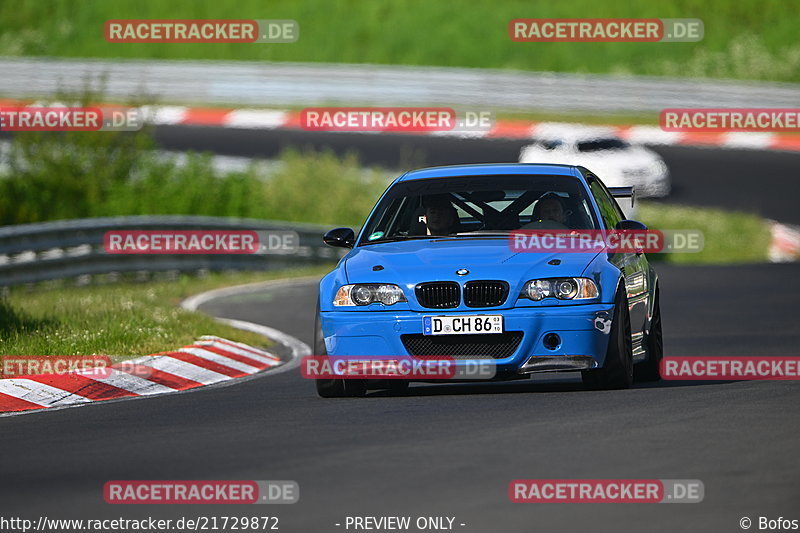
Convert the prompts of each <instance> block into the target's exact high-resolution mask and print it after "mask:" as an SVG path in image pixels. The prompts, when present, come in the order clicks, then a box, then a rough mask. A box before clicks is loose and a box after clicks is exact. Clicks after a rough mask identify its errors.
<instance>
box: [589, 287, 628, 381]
mask: <svg viewBox="0 0 800 533" xmlns="http://www.w3.org/2000/svg"><path fill="white" fill-rule="evenodd" d="M608 337H609V338H608V349H607V350H606V360H605V362H604V363H603V366H602V368H595V369H592V370H583V371H581V376H582V377H583V384H584V385H585V386H586V387H587V388H589V389H592V390H610V389H627V388H629V387H630V386H631V384H632V383H633V346H632V344H631V317H630V314H629V312H628V298H627V297H626V296H625V293H624V292H623V291H622V290H620V291H619V292H618V294H617V297H616V299H615V302H614V319H613V321H612V322H611V332H610V334H609V336H608Z"/></svg>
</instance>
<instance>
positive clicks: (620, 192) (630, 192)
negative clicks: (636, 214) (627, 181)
mask: <svg viewBox="0 0 800 533" xmlns="http://www.w3.org/2000/svg"><path fill="white" fill-rule="evenodd" d="M608 192H610V193H611V196H613V197H614V198H630V199H631V207H633V202H634V201H636V191H635V190H634V188H633V187H609V188H608Z"/></svg>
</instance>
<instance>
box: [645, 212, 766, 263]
mask: <svg viewBox="0 0 800 533" xmlns="http://www.w3.org/2000/svg"><path fill="white" fill-rule="evenodd" d="M638 217H639V218H640V219H641V221H642V222H644V223H645V224H647V226H648V227H649V228H651V229H664V230H666V229H670V230H676V229H696V230H700V231H702V232H703V236H704V248H703V251H702V252H699V253H671V254H651V255H649V256H648V257H649V258H651V259H652V260H655V261H667V262H669V263H675V264H731V263H757V262H764V261H766V260H767V257H768V254H767V252H768V248H769V242H770V228H769V225H768V223H767V222H766V221H765V220H764V219H762V218H761V217H758V216H756V215H752V214H749V213H740V212H732V211H725V210H722V209H710V208H701V207H687V206H679V205H665V204H655V203H647V202H642V204H641V205H640V207H639V214H638Z"/></svg>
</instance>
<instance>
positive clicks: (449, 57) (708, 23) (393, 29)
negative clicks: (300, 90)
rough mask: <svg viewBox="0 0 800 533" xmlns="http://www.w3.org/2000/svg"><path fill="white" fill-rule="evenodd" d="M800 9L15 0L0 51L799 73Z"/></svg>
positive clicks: (5, 18) (781, 5)
mask: <svg viewBox="0 0 800 533" xmlns="http://www.w3.org/2000/svg"><path fill="white" fill-rule="evenodd" d="M799 13H800V12H798V10H797V6H796V4H795V3H794V2H788V1H784V0H738V1H731V0H665V1H662V2H652V1H651V0H614V1H611V0H609V1H604V2H598V1H596V0H571V1H561V2H553V1H552V0H502V1H498V0H473V1H471V2H468V3H462V4H460V5H455V4H453V3H452V2H432V1H430V0H381V1H357V0H302V1H297V0H273V1H271V2H264V1H262V0H239V1H237V2H232V1H229V2H219V1H218V2H208V1H206V2H200V1H197V2H185V3H174V2H172V3H170V2H162V1H161V0H116V1H114V2H107V1H105V0H50V1H41V0H17V1H14V2H10V1H9V2H3V3H2V4H0V21H2V22H0V55H20V56H23V55H36V56H64V57H107V58H111V57H114V58H117V57H119V58H152V59H218V60H253V61H313V62H348V63H380V64H406V65H441V66H462V67H483V68H501V69H521V70H537V71H561V72H582V73H620V74H645V75H675V76H697V77H723V78H737V79H761V80H780V81H794V82H797V81H800V43H798V41H797V27H798V26H800V24H799V22H800V14H799ZM551 17H563V18H594V17H624V18H636V17H647V18H651V17H660V18H699V19H702V20H703V21H704V23H705V38H704V40H703V41H701V42H699V43H515V42H512V41H511V40H510V38H509V37H508V34H507V25H508V22H509V20H511V19H512V18H551ZM148 18H149V19H160V18H166V19H181V18H183V19H191V18H232V19H243V18H253V19H281V18H288V19H294V20H297V21H298V22H299V24H300V39H299V41H297V42H296V43H293V44H110V43H106V42H105V40H104V39H103V34H102V29H103V23H104V22H105V21H106V20H108V19H148Z"/></svg>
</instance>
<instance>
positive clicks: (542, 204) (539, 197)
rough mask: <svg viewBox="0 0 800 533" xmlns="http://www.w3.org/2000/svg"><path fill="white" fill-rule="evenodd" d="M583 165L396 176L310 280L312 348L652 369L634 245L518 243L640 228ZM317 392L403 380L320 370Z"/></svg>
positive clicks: (654, 323) (614, 379)
mask: <svg viewBox="0 0 800 533" xmlns="http://www.w3.org/2000/svg"><path fill="white" fill-rule="evenodd" d="M617 197H620V198H621V197H629V198H630V201H633V190H632V189H630V188H619V189H612V190H609V189H608V188H607V187H606V186H605V185H604V184H603V182H602V181H601V180H600V179H599V178H598V177H597V176H596V175H594V174H593V173H592V172H591V171H589V170H587V169H586V168H583V167H578V166H569V165H541V164H485V165H460V166H449V167H438V168H428V169H422V170H416V171H412V172H408V173H406V174H404V175H402V176H400V177H399V178H397V179H396V180H395V181H394V182H393V183H392V184H391V185H390V186H389V187H388V189H387V190H386V192H385V193H384V194H383V196H382V197H381V198H380V199H379V200H378V203H377V204H376V206H375V207H374V208H373V210H372V212H371V213H370V215H369V217H368V218H367V221H366V223H365V224H364V226H363V227H362V229H361V230H360V232H359V233H358V235H356V234H355V232H354V231H353V230H352V229H349V228H336V229H333V230H331V231H329V232H328V233H327V234H325V237H324V241H325V243H326V244H328V245H330V246H337V247H344V248H348V249H349V250H350V251H349V252H348V253H347V254H346V255H345V256H344V257H343V258H342V259H341V261H340V262H339V264H338V265H337V266H336V268H335V269H334V270H333V271H332V272H330V273H329V274H328V275H326V276H325V277H324V278H323V279H322V280H321V281H320V285H319V307H318V312H317V321H316V337H315V343H314V344H315V346H314V351H315V352H314V353H315V354H316V355H323V356H324V355H327V356H341V357H345V358H346V357H354V358H358V357H369V356H404V357H443V358H444V357H446V358H448V359H450V360H452V361H453V362H454V364H456V365H469V364H475V363H480V362H491V363H492V365H493V369H494V372H493V377H492V379H494V380H511V379H523V378H527V377H529V376H530V375H531V374H534V373H538V372H557V371H572V372H575V371H580V372H581V374H582V379H583V382H584V384H585V385H586V386H587V387H588V388H592V389H619V388H627V387H630V386H631V384H632V383H633V381H634V378H635V379H637V380H643V381H654V380H658V379H659V363H660V361H661V358H662V352H663V348H662V346H663V344H662V335H661V314H660V310H659V296H658V294H659V287H658V278H657V275H656V272H655V270H654V269H653V267H652V266H651V265H650V264H649V262H648V260H647V258H646V256H645V255H644V253H642V252H641V251H640V250H630V251H608V250H601V251H589V252H575V251H574V250H569V251H560V250H554V251H547V252H536V253H530V252H520V251H515V250H514V249H513V247H512V246H510V238H511V237H512V235H513V234H514V232H519V231H520V230H559V231H572V230H645V229H646V228H645V226H644V225H643V224H641V223H640V222H637V221H634V220H626V219H625V217H624V215H623V212H622V210H621V209H620V207H619V205H618V204H617V201H616V199H615V198H617ZM316 385H317V391H318V393H319V394H320V396H323V397H342V396H363V395H364V394H365V393H366V391H367V390H368V389H373V388H376V389H377V388H387V389H396V390H397V389H399V390H401V389H403V388H404V387H406V386H407V385H408V380H369V379H352V378H349V377H345V376H343V377H341V378H340V377H338V376H327V377H325V378H324V379H317V380H316Z"/></svg>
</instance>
